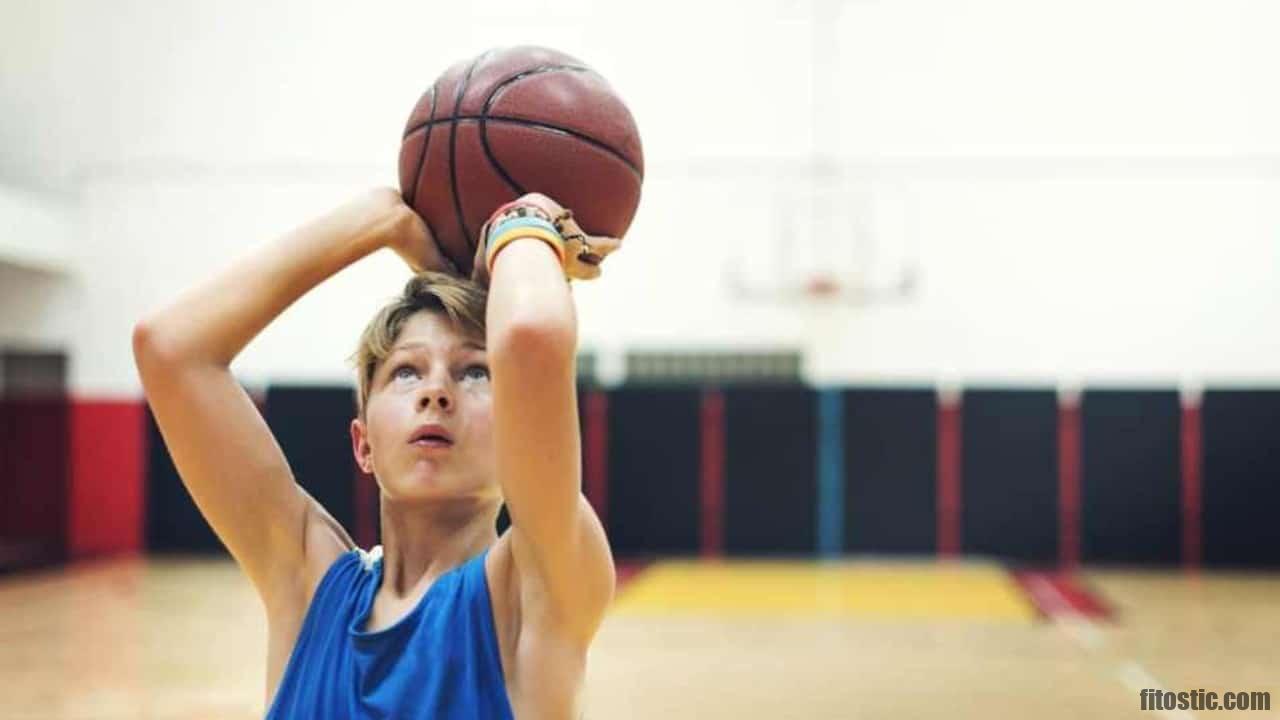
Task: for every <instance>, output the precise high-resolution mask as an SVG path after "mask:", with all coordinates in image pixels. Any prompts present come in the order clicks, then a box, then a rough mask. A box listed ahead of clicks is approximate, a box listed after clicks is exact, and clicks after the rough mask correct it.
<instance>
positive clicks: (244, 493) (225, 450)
mask: <svg viewBox="0 0 1280 720" xmlns="http://www.w3.org/2000/svg"><path fill="white" fill-rule="evenodd" d="M163 343H164V341H163V339H162V338H157V337H154V336H153V333H152V332H151V331H150V330H148V329H147V328H146V326H145V325H139V326H138V327H137V328H135V330H134V335H133V348H134V359H135V361H136V363H137V366H138V371H139V375H140V376H141V378H142V384H143V388H144V390H145V392H146V397H147V402H148V404H149V405H150V406H151V410H152V413H153V414H154V415H155V418H156V424H157V426H158V427H159V429H160V434H161V435H162V436H163V437H164V441H165V445H166V446H167V447H168V450H169V454H170V456H171V457H172V458H173V462H174V466H175V467H176V468H177V470H178V474H179V475H180V476H181V478H182V481H183V484H184V485H186V487H187V490H188V491H189V492H190V493H191V497H192V499H194V500H195V503H196V506H197V507H199V509H200V512H201V513H202V514H203V515H204V517H205V519H206V520H207V521H208V522H209V524H210V526H212V527H213V530H214V532H216V533H217V535H218V537H219V538H220V539H221V540H222V542H223V543H224V544H225V545H226V546H227V549H228V550H230V552H231V554H232V556H233V557H234V558H235V559H236V561H237V563H239V565H240V567H241V568H243V569H244V571H245V574H246V575H248V576H249V579H250V580H251V581H252V582H253V584H254V585H255V586H256V587H257V589H258V591H259V593H260V594H261V595H262V596H263V598H264V601H266V602H267V603H268V604H269V605H270V604H271V603H274V602H276V601H277V600H281V601H285V600H287V599H293V598H284V597H280V596H281V595H282V594H285V593H289V594H292V593H291V591H292V590H296V589H303V590H304V592H305V591H306V590H309V588H305V586H304V585H301V584H300V583H301V582H302V581H304V580H305V578H306V577H307V575H306V572H305V570H306V569H307V567H308V563H310V564H311V565H322V566H323V567H327V566H328V564H329V562H332V560H333V559H334V558H336V557H337V555H338V554H339V553H341V552H342V550H343V549H344V547H350V546H351V541H350V539H349V538H348V537H347V536H346V533H345V532H343V531H342V528H341V527H340V526H338V524H337V523H336V522H334V521H333V520H332V518H330V517H329V516H328V513H326V512H325V511H324V509H323V508H322V507H320V505H319V504H318V503H316V502H315V500H313V499H312V498H311V497H310V496H309V495H308V494H307V493H306V492H305V491H304V490H303V489H302V488H301V487H299V486H298V485H297V483H295V482H294V478H293V473H292V471H291V470H290V469H289V465H288V462H287V461H286V460H285V457H284V453H283V452H281V450H280V447H279V445H277V444H276V441H275V438H274V437H273V436H272V435H271V431H270V430H269V429H268V427H267V424H266V421H265V420H263V418H262V415H261V414H260V413H259V412H258V409H257V407H256V406H255V405H254V403H253V401H252V399H251V398H250V397H249V395H248V393H246V392H245V391H244V389H243V388H241V387H240V385H239V383H237V382H236V380H235V378H234V376H233V375H232V373H231V370H230V369H229V368H227V367H226V366H224V365H219V364H217V363H209V362H189V361H184V360H181V359H179V358H175V357H172V356H171V355H168V354H167V353H166V348H165V347H164V344H163ZM313 574H314V573H313Z"/></svg>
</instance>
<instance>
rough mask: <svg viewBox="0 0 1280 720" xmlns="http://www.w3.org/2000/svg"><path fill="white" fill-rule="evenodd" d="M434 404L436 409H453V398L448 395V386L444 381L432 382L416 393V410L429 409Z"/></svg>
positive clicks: (447, 410) (446, 410)
mask: <svg viewBox="0 0 1280 720" xmlns="http://www.w3.org/2000/svg"><path fill="white" fill-rule="evenodd" d="M432 405H435V407H436V409H437V410H440V411H443V412H449V411H450V410H452V409H453V398H452V397H450V393H449V388H448V386H447V384H446V383H443V382H433V383H430V384H429V385H428V386H427V387H424V388H423V389H422V392H421V393H419V394H418V412H422V411H423V410H429V409H431V406H432Z"/></svg>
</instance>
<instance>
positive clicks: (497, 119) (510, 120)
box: [409, 115, 644, 179]
mask: <svg viewBox="0 0 1280 720" xmlns="http://www.w3.org/2000/svg"><path fill="white" fill-rule="evenodd" d="M483 119H484V121H485V122H491V123H504V124H507V125H522V126H524V127H528V128H534V129H536V130H546V131H548V132H556V133H560V134H562V135H569V136H572V137H575V138H577V139H579V140H581V141H583V142H585V143H587V144H589V145H593V146H595V147H598V148H600V149H601V150H604V151H605V152H607V153H609V154H610V155H612V156H614V157H616V158H618V160H619V161H621V162H622V163H623V164H624V165H626V166H627V167H628V168H629V169H630V170H631V172H633V173H635V175H636V177H638V178H641V179H643V178H644V173H642V172H640V168H638V167H636V166H635V163H633V162H631V160H629V159H628V158H627V156H626V155H623V154H622V153H620V152H618V151H617V150H615V149H614V148H613V147H612V146H610V145H608V144H606V143H604V142H601V141H600V140H597V139H595V138H593V137H591V136H590V135H583V134H582V133H580V132H578V131H577V130H570V129H569V128H567V127H561V126H559V125H552V124H550V123H544V122H538V121H537V120H526V119H524V118H515V117H504V116H501V115H489V116H487V117H484V118H483ZM480 120H481V116H479V115H459V116H457V117H456V118H440V119H439V120H435V121H433V122H425V123H422V124H421V125H419V126H417V127H415V128H413V130H411V131H410V132H409V135H412V134H413V133H416V132H418V131H419V130H422V129H423V128H427V127H431V126H432V125H439V124H440V123H447V122H455V121H457V122H479V121H480Z"/></svg>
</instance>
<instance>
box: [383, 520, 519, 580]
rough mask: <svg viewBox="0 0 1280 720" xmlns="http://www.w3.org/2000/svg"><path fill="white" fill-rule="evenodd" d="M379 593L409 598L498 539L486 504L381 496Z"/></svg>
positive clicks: (493, 521)
mask: <svg viewBox="0 0 1280 720" xmlns="http://www.w3.org/2000/svg"><path fill="white" fill-rule="evenodd" d="M381 517H382V590H383V591H385V592H389V593H391V594H393V595H395V596H397V597H406V596H409V595H412V594H413V593H414V592H415V591H416V590H418V589H419V587H420V586H421V585H423V584H430V583H431V581H433V580H434V579H435V578H437V577H439V576H440V575H443V574H444V573H446V572H448V571H449V570H452V569H453V568H455V567H457V566H459V565H461V564H462V563H463V562H465V561H466V560H468V559H469V558H472V557H474V556H476V555H478V554H479V553H480V552H482V551H483V550H484V549H485V548H487V547H489V546H490V545H492V544H493V543H494V542H496V541H497V539H498V533H497V529H496V528H495V526H494V523H495V520H496V508H495V506H494V504H493V502H492V501H491V500H486V499H481V498H473V497H472V498H453V499H448V500H438V501H431V502H429V503H421V502H417V503H412V504H402V503H397V502H395V501H394V500H391V499H388V498H387V497H386V496H385V495H384V496H383V497H382V507H381Z"/></svg>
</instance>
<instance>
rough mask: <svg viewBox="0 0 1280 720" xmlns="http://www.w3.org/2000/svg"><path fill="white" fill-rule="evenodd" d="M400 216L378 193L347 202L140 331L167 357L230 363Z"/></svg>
mask: <svg viewBox="0 0 1280 720" xmlns="http://www.w3.org/2000/svg"><path fill="white" fill-rule="evenodd" d="M403 212H404V210H403V209H402V206H398V205H397V204H396V203H394V202H392V201H391V198H387V197H384V194H383V193H382V191H379V193H370V194H369V195H366V196H364V197H361V198H360V199H357V200H353V201H351V202H348V203H346V204H344V205H342V206H340V207H338V208H336V209H334V210H332V211H330V212H329V213H326V214H325V215H323V216H321V217H319V218H317V219H315V220H312V221H311V222H308V223H306V224H305V225H302V226H300V227H298V228H296V229H295V230H293V231H291V232H289V233H286V234H285V235H283V236H281V237H280V238H278V239H276V240H274V241H273V242H270V243H268V244H266V245H263V246H262V247H260V248H257V249H255V250H254V251H253V252H251V253H249V254H247V255H245V256H242V257H241V258H239V259H237V260H236V261H234V262H232V263H231V264H230V265H229V266H227V267H225V268H223V269H222V270H221V271H219V272H218V273H217V274H216V275H214V276H213V277H212V278H210V279H208V280H206V281H204V282H201V283H200V284H198V285H196V286H195V287H193V288H191V289H189V290H187V291H186V292H184V293H183V294H182V295H180V296H179V297H178V298H177V300H175V301H174V302H172V303H170V304H169V305H168V306H166V307H164V308H163V309H161V310H160V311H158V312H156V313H154V314H153V315H151V316H150V317H148V318H147V319H146V320H145V321H144V322H143V323H141V326H142V327H145V330H146V333H147V335H148V336H149V338H150V339H151V341H152V342H153V343H155V344H157V345H158V346H160V347H161V348H162V349H163V351H164V353H165V355H166V357H170V358H179V359H182V360H183V361H193V362H209V363H216V364H221V365H230V364H231V360H232V359H233V358H234V357H235V356H236V355H238V354H239V353H240V351H241V350H243V349H244V347H245V346H246V345H248V344H249V341H251V340H252V339H253V338H254V337H255V336H256V335H257V334H258V333H259V332H261V331H262V329H263V328H265V327H266V326H267V325H268V324H269V323H270V322H271V321H272V320H274V319H275V318H276V317H277V316H278V315H279V314H280V313H282V312H283V311H284V310H285V309H286V308H288V307H289V306H290V305H292V304H293V303H294V302H295V301H296V300H297V299H298V298H300V297H302V296H303V295H304V294H306V293H307V292H308V291H309V290H311V289H312V288H313V287H315V286H316V285H318V284H319V283H320V282H321V281H323V280H324V279H326V278H328V277H330V276H331V275H333V274H335V273H337V272H338V271H339V270H341V269H342V268H344V267H346V266H347V265H350V264H351V263H353V262H355V261H356V260H359V259H360V258H362V257H364V256H365V255H368V254H369V253H371V252H373V251H374V250H377V249H378V248H379V247H380V246H381V244H382V238H383V237H385V234H386V233H387V232H389V231H390V230H391V229H392V228H394V227H395V225H396V224H397V223H399V222H404V221H405V220H404V218H403Z"/></svg>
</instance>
